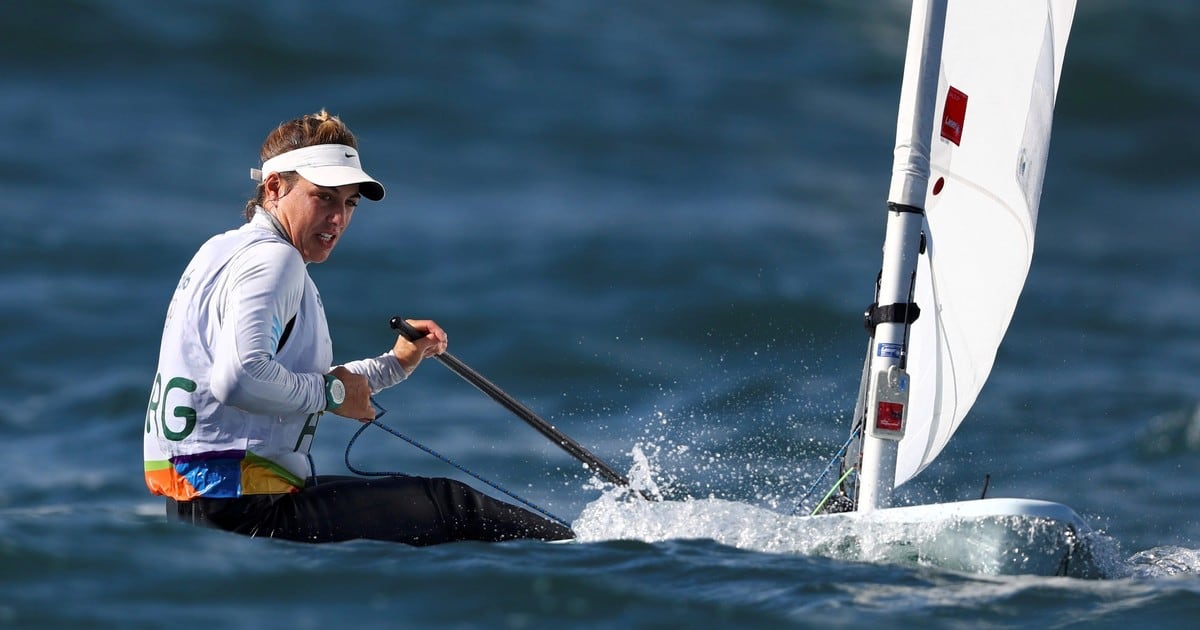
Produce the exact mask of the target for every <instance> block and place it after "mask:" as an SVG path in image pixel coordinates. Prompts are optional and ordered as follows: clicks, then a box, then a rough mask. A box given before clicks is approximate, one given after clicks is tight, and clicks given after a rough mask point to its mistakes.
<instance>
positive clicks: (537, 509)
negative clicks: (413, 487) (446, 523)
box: [345, 398, 571, 529]
mask: <svg viewBox="0 0 1200 630" xmlns="http://www.w3.org/2000/svg"><path fill="white" fill-rule="evenodd" d="M371 404H373V405H375V408H376V409H377V410H378V411H377V413H376V416H375V417H376V419H375V420H372V421H370V422H367V423H364V424H363V425H362V426H361V427H359V429H358V431H355V432H354V435H353V436H351V438H350V442H349V443H347V444H346V457H345V459H346V468H348V469H350V472H353V473H355V474H358V475H363V476H366V477H397V476H403V475H404V473H401V472H376V471H369V470H359V469H358V468H355V467H354V465H353V464H351V463H350V449H351V447H353V446H354V442H355V441H356V440H358V436H360V435H362V433H363V431H366V430H367V427H370V426H372V425H374V426H377V427H379V428H380V429H383V430H384V431H387V432H388V433H391V434H392V435H394V436H396V437H398V438H400V439H401V440H404V441H405V442H408V443H409V444H412V445H413V446H415V447H417V448H419V449H421V450H422V451H425V452H426V453H429V454H430V455H433V456H434V457H436V458H438V459H440V460H442V461H443V462H445V463H447V464H450V465H451V466H453V467H455V468H457V469H458V470H460V471H462V472H464V473H466V474H468V475H471V476H472V477H474V478H476V479H478V480H479V481H481V482H483V483H486V484H487V485H489V486H491V487H492V488H495V489H496V490H498V491H500V492H503V493H504V494H506V495H508V496H509V497H511V498H512V499H514V500H515V501H518V502H520V503H521V504H522V505H524V506H525V507H528V508H529V509H531V510H533V511H535V512H537V513H538V514H541V515H542V516H545V517H546V518H548V519H550V520H552V521H554V522H556V523H558V524H559V525H562V526H563V527H566V528H567V529H570V528H571V524H570V523H568V522H566V521H564V520H563V519H561V518H559V517H557V516H555V515H553V514H551V513H550V512H547V511H546V510H544V509H542V508H540V507H538V506H536V505H534V504H533V503H530V502H529V501H526V500H525V499H523V498H521V497H519V496H517V495H516V494H513V493H512V492H509V491H508V490H506V489H504V488H502V487H501V486H500V485H498V484H496V483H493V482H491V481H488V480H487V479H484V478H483V477H481V476H479V475H478V474H476V473H474V472H472V471H470V470H468V469H466V468H465V467H463V466H461V465H459V464H457V463H455V462H453V461H451V460H450V459H449V458H447V457H446V456H444V455H442V454H441V453H438V452H437V451H435V450H433V449H431V448H429V447H428V446H425V445H424V444H421V443H420V442H418V441H416V440H414V439H412V438H410V437H408V436H407V435H404V434H403V433H401V432H399V431H397V430H395V429H393V428H391V427H389V426H388V425H386V424H383V423H382V422H380V421H379V418H380V417H382V416H383V414H385V413H387V410H386V409H384V408H383V406H382V405H380V404H379V403H377V402H375V399H374V398H372V399H371Z"/></svg>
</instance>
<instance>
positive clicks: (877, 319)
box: [863, 302, 921, 337]
mask: <svg viewBox="0 0 1200 630" xmlns="http://www.w3.org/2000/svg"><path fill="white" fill-rule="evenodd" d="M920 316H921V307H919V306H917V304H916V302H907V303H904V304H885V305H883V306H880V305H879V303H878V302H873V303H872V304H871V306H870V307H869V308H867V311H866V312H865V313H863V328H866V329H867V333H869V334H870V335H871V336H872V337H874V336H875V327H876V326H878V325H879V324H904V325H906V326H907V325H910V324H912V323H913V322H915V321H917V318H918V317H920Z"/></svg>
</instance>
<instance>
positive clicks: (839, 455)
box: [789, 429, 858, 516]
mask: <svg viewBox="0 0 1200 630" xmlns="http://www.w3.org/2000/svg"><path fill="white" fill-rule="evenodd" d="M857 437H858V429H855V430H854V431H851V432H850V438H849V439H847V440H846V443H845V444H843V445H842V448H840V449H838V452H837V454H836V455H834V456H833V459H830V460H829V464H828V465H826V466H825V470H823V471H821V474H820V475H819V476H818V477H817V480H816V481H814V482H813V483H812V485H811V486H809V488H808V492H805V493H804V496H802V497H800V500H799V501H797V502H796V507H794V508H792V511H791V513H790V514H789V516H795V515H796V512H797V511H799V510H800V507H801V506H803V505H804V502H805V501H807V500H808V497H810V496H812V493H813V492H815V491H816V489H817V486H819V485H821V482H822V481H824V480H825V475H828V474H829V471H830V470H831V469H832V468H833V465H834V464H836V463H837V462H839V461H841V460H842V458H844V457H846V449H848V448H850V444H851V443H852V442H854V438H857Z"/></svg>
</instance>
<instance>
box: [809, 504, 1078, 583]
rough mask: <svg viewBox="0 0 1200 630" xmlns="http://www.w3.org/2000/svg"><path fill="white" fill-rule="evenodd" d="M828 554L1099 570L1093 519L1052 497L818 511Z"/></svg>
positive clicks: (992, 568) (953, 565)
mask: <svg viewBox="0 0 1200 630" xmlns="http://www.w3.org/2000/svg"><path fill="white" fill-rule="evenodd" d="M806 520H808V521H809V523H808V524H809V525H812V526H815V527H819V529H821V530H824V531H828V529H827V528H837V529H839V530H841V531H843V532H844V535H842V536H840V537H839V538H838V539H837V540H836V541H830V542H829V543H827V544H829V545H830V548H828V549H826V550H824V552H825V553H826V554H828V555H831V556H834V557H841V558H854V557H858V558H862V559H865V560H870V561H875V562H878V561H882V562H890V563H896V564H905V565H912V564H918V565H926V566H936V567H939V568H944V569H951V570H956V571H964V572H969V573H982V574H991V575H1044V576H1056V575H1061V576H1072V577H1096V576H1098V575H1099V574H1100V571H1099V569H1098V568H1097V567H1096V566H1095V561H1094V559H1093V557H1092V554H1091V552H1090V550H1089V548H1088V546H1087V544H1086V536H1087V534H1088V533H1089V532H1090V528H1088V526H1087V524H1086V523H1084V521H1083V519H1081V518H1080V517H1079V515H1077V514H1076V513H1075V511H1074V510H1072V509H1071V508H1069V507H1067V506H1065V505H1062V504H1060V503H1053V502H1050V501H1036V500H1029V499H980V500H977V501H960V502H954V503H938V504H932V505H917V506H908V507H897V508H888V509H881V510H873V511H870V512H848V513H843V514H827V515H819V516H813V517H810V518H809V519H806Z"/></svg>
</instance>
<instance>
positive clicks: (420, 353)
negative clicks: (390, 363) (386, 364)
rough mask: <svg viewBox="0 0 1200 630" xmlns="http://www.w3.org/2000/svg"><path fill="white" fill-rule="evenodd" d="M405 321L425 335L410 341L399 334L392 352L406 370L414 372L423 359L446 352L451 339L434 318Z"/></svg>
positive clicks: (410, 372)
mask: <svg viewBox="0 0 1200 630" xmlns="http://www.w3.org/2000/svg"><path fill="white" fill-rule="evenodd" d="M404 321H406V322H408V325H409V326H412V327H413V328H415V329H416V330H417V332H419V333H422V334H423V335H424V336H422V337H420V338H418V339H417V340H415V341H409V340H407V339H405V338H404V335H398V336H397V337H396V345H395V346H393V347H392V354H394V355H396V358H397V359H399V360H400V366H401V367H403V368H404V371H405V372H407V373H409V374H412V371H413V370H415V369H417V365H418V364H420V363H421V359H425V358H427V357H434V356H437V355H439V354H441V353H443V352H445V351H446V347H447V346H449V344H450V340H449V339H448V338H447V337H446V331H444V330H442V327H441V326H438V325H437V323H436V322H434V321H433V320H430V319H406V320H404Z"/></svg>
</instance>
